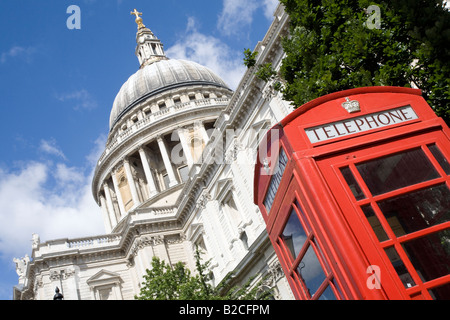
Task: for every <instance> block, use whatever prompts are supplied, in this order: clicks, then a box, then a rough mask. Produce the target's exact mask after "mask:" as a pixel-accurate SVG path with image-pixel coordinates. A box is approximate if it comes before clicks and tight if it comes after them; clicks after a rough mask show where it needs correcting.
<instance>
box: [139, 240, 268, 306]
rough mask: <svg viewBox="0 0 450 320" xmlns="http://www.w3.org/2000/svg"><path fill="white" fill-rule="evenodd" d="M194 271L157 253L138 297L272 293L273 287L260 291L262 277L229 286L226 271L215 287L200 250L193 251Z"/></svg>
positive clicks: (260, 297)
mask: <svg viewBox="0 0 450 320" xmlns="http://www.w3.org/2000/svg"><path fill="white" fill-rule="evenodd" d="M195 260H196V269H197V275H195V276H193V275H192V274H191V272H190V271H189V269H187V268H186V267H185V265H184V264H183V263H181V262H178V263H177V264H175V265H174V266H170V265H169V264H166V263H165V262H164V261H161V260H160V259H159V258H157V257H153V259H152V268H151V270H148V269H147V274H146V275H145V276H144V280H145V281H144V283H143V286H142V288H141V291H140V294H139V296H135V299H137V300H264V299H269V298H271V297H272V290H264V291H262V290H261V288H260V284H261V281H263V280H261V281H260V282H259V283H257V284H256V285H252V284H253V280H254V277H253V278H250V279H249V280H248V281H247V282H246V283H245V284H244V285H243V286H233V287H231V288H230V287H229V283H230V280H231V279H232V278H233V275H232V274H229V275H228V276H227V277H225V279H224V280H223V281H222V282H221V283H220V284H219V285H218V286H217V287H216V288H214V287H213V286H212V285H211V284H210V282H209V281H208V274H209V266H210V261H206V262H202V260H201V253H200V250H199V249H198V248H197V249H196V252H195Z"/></svg>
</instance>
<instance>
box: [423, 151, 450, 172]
mask: <svg viewBox="0 0 450 320" xmlns="http://www.w3.org/2000/svg"><path fill="white" fill-rule="evenodd" d="M428 149H430V151H431V153H432V154H433V156H434V157H435V158H436V160H437V162H439V165H440V166H441V167H442V169H443V170H444V171H445V173H446V174H447V175H450V164H449V163H448V160H447V159H446V158H445V157H444V155H443V154H442V152H441V150H439V148H438V146H437V145H435V144H432V145H430V146H428Z"/></svg>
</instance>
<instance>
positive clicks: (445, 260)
mask: <svg viewBox="0 0 450 320" xmlns="http://www.w3.org/2000/svg"><path fill="white" fill-rule="evenodd" d="M402 246H403V249H405V252H406V254H407V255H408V257H409V259H410V260H411V263H412V264H413V266H414V268H415V269H416V271H417V273H418V274H419V277H420V278H421V279H422V281H430V280H433V279H436V278H439V277H443V276H446V275H448V274H450V230H449V229H447V230H443V231H440V232H435V233H431V234H428V235H426V236H424V237H421V238H417V239H414V240H411V241H408V242H406V243H403V244H402ZM447 299H450V296H447Z"/></svg>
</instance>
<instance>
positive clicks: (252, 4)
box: [217, 0, 279, 36]
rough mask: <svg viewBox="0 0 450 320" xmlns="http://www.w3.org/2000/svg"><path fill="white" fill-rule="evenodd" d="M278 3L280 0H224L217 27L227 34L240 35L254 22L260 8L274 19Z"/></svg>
mask: <svg viewBox="0 0 450 320" xmlns="http://www.w3.org/2000/svg"><path fill="white" fill-rule="evenodd" d="M278 3H279V1H278V0H263V1H260V0H246V1H242V0H224V1H223V10H222V12H221V14H220V16H219V19H218V21H217V27H218V28H219V30H220V31H221V32H222V33H223V34H224V35H226V36H235V35H239V34H241V33H242V31H243V30H245V29H246V28H247V27H249V26H250V25H251V24H252V22H253V16H254V14H255V12H256V10H258V9H259V8H262V10H263V11H264V16H265V17H266V18H267V19H268V20H272V19H273V13H274V11H275V9H276V7H277V5H278Z"/></svg>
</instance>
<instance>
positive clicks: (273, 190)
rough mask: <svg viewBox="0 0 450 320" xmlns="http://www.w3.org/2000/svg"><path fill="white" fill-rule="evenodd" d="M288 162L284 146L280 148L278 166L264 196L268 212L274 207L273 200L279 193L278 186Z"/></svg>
mask: <svg viewBox="0 0 450 320" xmlns="http://www.w3.org/2000/svg"><path fill="white" fill-rule="evenodd" d="M287 162H288V158H287V156H286V153H285V152H284V150H283V148H281V150H280V154H279V155H278V161H277V164H276V168H275V170H274V172H273V175H272V178H271V179H270V183H269V188H268V190H267V193H266V197H265V198H264V206H265V207H266V210H267V213H269V212H270V209H271V208H272V204H273V201H274V200H275V196H276V194H277V190H278V187H279V186H280V183H281V178H282V177H283V173H284V170H285V169H286V165H287Z"/></svg>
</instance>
